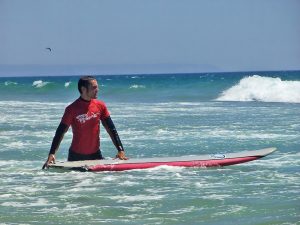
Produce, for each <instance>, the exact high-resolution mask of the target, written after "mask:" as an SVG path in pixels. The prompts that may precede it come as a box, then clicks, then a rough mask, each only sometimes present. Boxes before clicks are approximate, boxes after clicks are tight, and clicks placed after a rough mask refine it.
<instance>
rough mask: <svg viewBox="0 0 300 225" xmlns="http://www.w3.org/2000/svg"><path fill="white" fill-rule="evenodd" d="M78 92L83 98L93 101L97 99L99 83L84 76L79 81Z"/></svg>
mask: <svg viewBox="0 0 300 225" xmlns="http://www.w3.org/2000/svg"><path fill="white" fill-rule="evenodd" d="M78 91H79V93H80V95H81V97H82V98H84V99H85V100H91V99H95V98H97V94H98V91H99V89H98V83H97V80H96V78H95V77H93V76H83V77H81V78H80V79H79V81H78Z"/></svg>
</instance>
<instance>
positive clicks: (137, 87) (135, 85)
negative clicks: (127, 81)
mask: <svg viewBox="0 0 300 225" xmlns="http://www.w3.org/2000/svg"><path fill="white" fill-rule="evenodd" d="M139 88H146V86H145V85H137V84H134V85H131V86H130V89H139Z"/></svg>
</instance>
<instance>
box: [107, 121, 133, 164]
mask: <svg viewBox="0 0 300 225" xmlns="http://www.w3.org/2000/svg"><path fill="white" fill-rule="evenodd" d="M102 124H103V126H104V127H105V129H106V131H107V133H108V134H109V136H110V138H111V140H112V142H113V143H114V145H115V146H116V148H117V150H118V154H117V155H116V157H117V158H119V159H124V160H126V159H128V158H127V157H126V156H125V153H124V148H123V145H122V142H121V140H120V137H119V134H118V132H117V129H116V127H115V125H114V123H113V121H112V119H111V118H110V116H109V117H107V118H106V119H105V120H103V121H102Z"/></svg>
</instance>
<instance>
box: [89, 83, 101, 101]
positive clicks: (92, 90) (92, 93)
mask: <svg viewBox="0 0 300 225" xmlns="http://www.w3.org/2000/svg"><path fill="white" fill-rule="evenodd" d="M98 91H99V88H98V83H97V81H96V80H91V81H90V85H89V87H88V89H87V96H88V97H89V98H91V99H96V98H97V94H98Z"/></svg>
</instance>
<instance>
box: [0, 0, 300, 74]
mask: <svg viewBox="0 0 300 225" xmlns="http://www.w3.org/2000/svg"><path fill="white" fill-rule="evenodd" d="M299 12H300V1H299V0H251V1H248V0H185V1H183V0H181V1H179V0H86V1H79V0H49V1H48V0H44V1H38V0H26V1H25V0H0V28H1V35H0V76H6V75H65V74H84V73H93V74H122V73H165V72H170V73H172V72H175V73H180V72H223V71H258V70H299V69H300V44H299V41H300V26H299V21H300V13H299ZM47 47H51V48H52V51H51V52H50V51H49V50H46V48H47Z"/></svg>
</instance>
